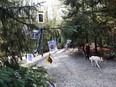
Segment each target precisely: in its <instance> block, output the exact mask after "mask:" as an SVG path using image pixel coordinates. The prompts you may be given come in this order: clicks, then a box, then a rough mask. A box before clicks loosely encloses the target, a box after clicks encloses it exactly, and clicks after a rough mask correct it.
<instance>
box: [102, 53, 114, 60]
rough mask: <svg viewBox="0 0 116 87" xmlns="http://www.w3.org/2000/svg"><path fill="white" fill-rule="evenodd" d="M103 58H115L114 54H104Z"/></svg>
mask: <svg viewBox="0 0 116 87" xmlns="http://www.w3.org/2000/svg"><path fill="white" fill-rule="evenodd" d="M104 58H105V59H107V60H108V59H113V58H116V52H109V53H104Z"/></svg>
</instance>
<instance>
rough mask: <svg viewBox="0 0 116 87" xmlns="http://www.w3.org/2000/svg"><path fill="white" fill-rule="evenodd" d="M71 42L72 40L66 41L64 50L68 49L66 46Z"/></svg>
mask: <svg viewBox="0 0 116 87" xmlns="http://www.w3.org/2000/svg"><path fill="white" fill-rule="evenodd" d="M71 41H72V40H70V39H67V41H66V44H65V46H64V47H65V48H66V49H68V46H69V45H70V43H71Z"/></svg>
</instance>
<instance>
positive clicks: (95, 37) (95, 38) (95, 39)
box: [94, 35, 98, 55]
mask: <svg viewBox="0 0 116 87" xmlns="http://www.w3.org/2000/svg"><path fill="white" fill-rule="evenodd" d="M94 41H95V54H96V55H97V54H98V51H97V36H96V35H95V36H94Z"/></svg>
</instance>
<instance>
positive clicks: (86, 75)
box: [38, 49, 116, 87]
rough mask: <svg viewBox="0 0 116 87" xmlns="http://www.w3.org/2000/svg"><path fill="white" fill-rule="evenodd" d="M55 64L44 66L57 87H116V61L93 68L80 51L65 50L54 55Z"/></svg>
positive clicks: (105, 62)
mask: <svg viewBox="0 0 116 87" xmlns="http://www.w3.org/2000/svg"><path fill="white" fill-rule="evenodd" d="M52 59H53V63H52V64H47V63H45V60H44V61H43V62H41V63H38V66H44V67H45V68H46V69H47V70H48V73H49V74H50V75H51V76H52V77H53V78H54V80H55V82H56V83H55V84H56V87H116V61H111V60H110V61H106V60H105V61H104V62H102V63H100V66H101V68H98V67H95V66H91V63H90V61H89V60H85V58H84V56H82V55H80V54H78V49H74V50H73V49H69V50H67V51H65V50H64V49H62V50H59V51H58V52H56V53H53V54H52Z"/></svg>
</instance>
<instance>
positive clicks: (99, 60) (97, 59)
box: [89, 56, 103, 68]
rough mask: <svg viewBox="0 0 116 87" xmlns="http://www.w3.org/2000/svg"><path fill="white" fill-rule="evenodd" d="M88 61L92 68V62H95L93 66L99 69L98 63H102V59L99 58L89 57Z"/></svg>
mask: <svg viewBox="0 0 116 87" xmlns="http://www.w3.org/2000/svg"><path fill="white" fill-rule="evenodd" d="M89 59H90V61H91V64H92V66H93V62H95V66H97V67H99V68H100V66H99V64H98V63H99V62H101V61H103V58H102V57H99V56H91V57H90V58H89Z"/></svg>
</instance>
